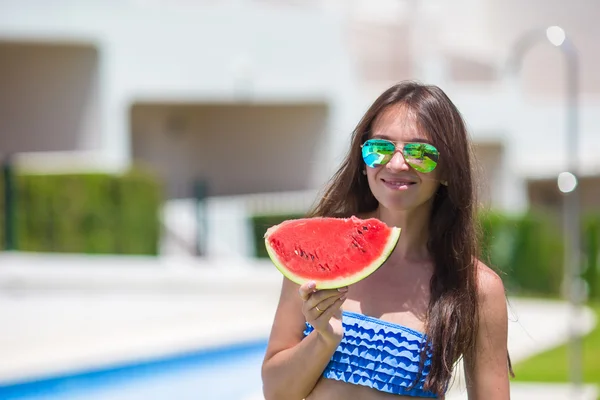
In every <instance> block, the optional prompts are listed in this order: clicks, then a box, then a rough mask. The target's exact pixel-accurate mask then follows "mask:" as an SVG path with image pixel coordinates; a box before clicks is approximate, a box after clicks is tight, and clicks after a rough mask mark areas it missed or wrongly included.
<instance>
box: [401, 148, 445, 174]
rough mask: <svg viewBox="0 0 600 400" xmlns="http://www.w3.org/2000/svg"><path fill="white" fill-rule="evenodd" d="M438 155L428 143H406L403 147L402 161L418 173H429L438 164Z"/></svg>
mask: <svg viewBox="0 0 600 400" xmlns="http://www.w3.org/2000/svg"><path fill="white" fill-rule="evenodd" d="M439 157H440V154H439V152H438V150H437V149H436V148H435V147H433V146H432V145H430V144H429V143H407V144H406V145H405V146H404V159H405V160H406V162H407V163H408V164H409V165H410V166H411V167H413V168H414V169H415V170H416V171H418V172H425V173H426V172H431V171H433V170H434V169H435V167H436V166H437V163H438V159H439Z"/></svg>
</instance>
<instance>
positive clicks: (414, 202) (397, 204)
mask: <svg viewBox="0 0 600 400" xmlns="http://www.w3.org/2000/svg"><path fill="white" fill-rule="evenodd" d="M376 198H377V197H376ZM377 200H378V201H379V204H380V205H381V206H382V207H384V208H386V209H388V210H390V211H394V212H407V211H414V210H416V209H419V208H421V207H429V206H430V205H431V201H432V198H425V199H422V198H414V197H412V196H410V197H408V196H407V197H405V198H402V197H400V196H394V198H389V196H381V197H379V198H377Z"/></svg>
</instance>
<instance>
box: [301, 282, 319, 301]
mask: <svg viewBox="0 0 600 400" xmlns="http://www.w3.org/2000/svg"><path fill="white" fill-rule="evenodd" d="M316 287H317V284H316V283H315V282H306V283H305V284H303V285H301V286H300V288H299V289H298V293H299V294H300V297H301V298H302V300H304V301H306V300H308V298H309V297H310V295H311V294H312V293H313V292H314V291H315V288H316Z"/></svg>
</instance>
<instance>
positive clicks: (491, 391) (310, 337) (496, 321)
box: [262, 82, 510, 400]
mask: <svg viewBox="0 0 600 400" xmlns="http://www.w3.org/2000/svg"><path fill="white" fill-rule="evenodd" d="M474 197H475V187H474V184H473V177H472V172H471V157H470V150H469V142H468V138H467V132H466V128H465V125H464V122H463V120H462V118H461V115H460V113H459V112H458V110H457V109H456V107H455V106H454V104H453V103H452V102H451V101H450V99H449V98H448V97H447V96H446V95H445V94H444V92H443V91H442V90H440V89H439V88H438V87H435V86H425V85H421V84H418V83H414V82H403V83H400V84H397V85H395V86H393V87H391V88H390V89H388V90H386V91H385V92H384V93H383V94H382V95H381V96H380V97H379V98H378V99H377V100H376V101H375V102H374V103H373V105H372V106H371V107H370V108H369V110H368V111H367V113H366V114H365V116H364V117H363V118H362V120H361V121H360V122H359V124H358V126H357V127H356V129H355V131H354V133H353V137H352V143H351V147H350V151H349V153H348V155H347V157H346V159H345V160H344V162H343V164H342V166H341V167H340V169H339V170H338V172H337V173H336V174H335V176H334V177H333V179H332V180H331V183H330V185H329V187H328V189H327V190H326V192H325V195H324V196H323V198H322V199H321V201H320V203H319V204H317V206H316V207H315V209H314V210H313V211H312V212H311V213H310V215H311V216H327V217H350V216H352V215H355V216H357V217H360V218H378V219H379V220H381V221H383V222H385V223H386V224H387V225H388V226H397V227H401V228H402V235H401V237H400V240H399V242H398V245H397V246H396V248H395V250H394V252H393V253H392V255H391V256H390V258H389V259H388V260H387V261H386V263H385V264H384V265H383V266H382V267H381V268H380V269H379V270H377V272H376V273H374V274H372V275H370V276H369V277H368V278H366V279H364V280H362V281H360V282H358V283H356V284H354V285H352V286H351V287H346V288H342V289H338V290H315V285H314V283H307V284H305V285H302V286H300V287H299V286H298V285H296V284H294V283H292V282H291V281H289V280H287V279H284V282H283V286H282V291H281V297H280V301H279V305H278V308H277V312H276V315H275V320H274V323H273V327H272V332H271V336H270V340H269V344H268V347H267V351H266V355H265V359H264V363H263V368H262V377H263V391H264V394H265V397H266V399H267V400H271V399H285V400H295V399H304V398H306V399H311V400H313V399H315V400H320V399H326V400H335V399H353V400H361V399H400V398H411V397H435V398H444V394H445V392H446V390H447V388H448V386H449V384H450V378H451V374H452V371H453V366H454V365H455V363H456V362H457V361H458V360H459V359H461V358H462V359H463V360H464V366H465V377H466V383H467V388H468V389H467V390H468V395H469V399H486V400H494V399H508V398H509V382H508V374H509V370H510V362H509V359H508V351H507V325H508V323H507V310H506V298H505V293H504V287H503V285H502V281H501V280H500V278H499V277H498V275H496V274H495V273H494V272H493V271H492V270H490V269H489V268H488V267H487V266H485V265H484V264H483V263H482V262H481V261H479V260H478V259H477V246H478V245H477V241H476V239H477V234H476V229H475V212H476V202H475V200H474Z"/></svg>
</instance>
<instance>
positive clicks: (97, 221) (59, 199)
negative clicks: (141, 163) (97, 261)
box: [0, 170, 162, 255]
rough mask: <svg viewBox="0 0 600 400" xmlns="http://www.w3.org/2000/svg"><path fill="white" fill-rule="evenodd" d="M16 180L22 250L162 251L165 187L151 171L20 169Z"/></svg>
mask: <svg viewBox="0 0 600 400" xmlns="http://www.w3.org/2000/svg"><path fill="white" fill-rule="evenodd" d="M15 182H16V184H15V186H16V192H15V197H16V232H17V249H18V250H20V251H36V252H66V253H92V254H146V255H155V254H157V253H158V243H159V236H160V222H159V208H160V205H161V201H162V199H161V187H160V185H159V184H158V182H157V181H156V179H155V178H154V177H153V176H151V175H149V174H146V173H144V172H141V171H138V170H132V171H130V172H127V173H125V174H122V175H113V174H103V173H86V174H83V173H82V174H52V175H33V174H31V175H29V174H25V173H17V174H16V176H15ZM1 186H4V185H1ZM2 211H3V207H2ZM0 214H1V215H3V216H4V212H0ZM2 243H4V240H3V241H2Z"/></svg>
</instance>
